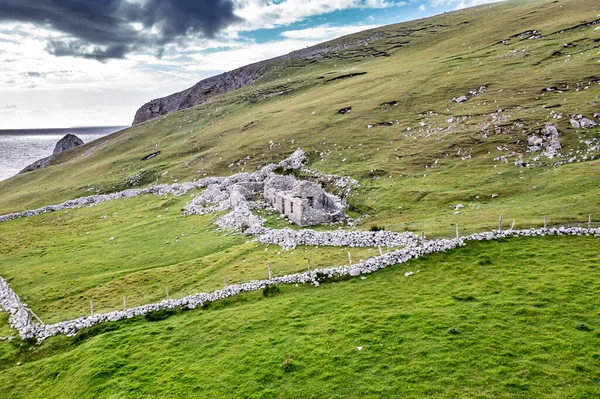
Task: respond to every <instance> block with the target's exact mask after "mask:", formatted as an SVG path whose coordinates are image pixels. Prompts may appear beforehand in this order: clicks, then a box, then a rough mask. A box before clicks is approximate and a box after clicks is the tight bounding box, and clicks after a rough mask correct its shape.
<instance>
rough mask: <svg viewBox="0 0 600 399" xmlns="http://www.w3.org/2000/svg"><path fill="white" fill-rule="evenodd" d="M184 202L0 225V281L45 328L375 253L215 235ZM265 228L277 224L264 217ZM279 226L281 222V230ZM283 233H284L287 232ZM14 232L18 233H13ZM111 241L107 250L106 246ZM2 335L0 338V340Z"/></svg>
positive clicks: (208, 220)
mask: <svg viewBox="0 0 600 399" xmlns="http://www.w3.org/2000/svg"><path fill="white" fill-rule="evenodd" d="M184 201H185V198H182V199H177V200H173V199H165V198H157V197H152V196H147V197H142V198H137V199H128V200H125V201H116V202H112V203H107V204H102V205H100V206H97V207H93V208H84V209H77V210H70V211H68V212H67V213H63V212H60V213H55V214H48V215H43V216H40V217H35V218H29V219H21V220H19V221H16V222H14V223H12V222H11V223H2V224H0V235H1V236H2V237H4V239H3V240H2V242H0V276H3V277H4V278H6V279H7V280H8V281H9V282H10V283H11V285H12V286H13V288H14V289H15V291H16V292H17V293H18V294H19V295H20V296H21V297H22V298H23V299H24V300H25V301H26V302H27V303H28V304H29V305H30V306H31V307H32V309H33V310H34V311H35V312H36V313H37V314H38V315H39V316H40V317H41V318H42V319H43V320H44V322H47V323H51V322H58V321H63V320H69V319H71V318H75V317H80V316H84V315H86V314H88V313H89V310H90V309H89V300H90V299H92V300H93V301H94V309H95V311H96V312H107V311H111V310H114V309H120V308H122V306H123V297H124V296H125V297H127V304H128V306H129V307H132V306H138V305H142V304H146V303H152V302H158V301H160V300H162V299H164V296H165V288H168V289H169V294H170V297H171V298H178V297H182V296H185V295H190V294H194V293H196V292H202V291H212V290H215V289H218V288H221V287H222V286H223V277H224V276H227V282H228V283H230V284H236V283H242V282H247V281H250V280H254V279H263V278H266V277H267V276H268V274H267V263H268V262H271V266H272V272H273V275H274V276H279V275H284V274H288V273H294V272H299V271H304V270H306V267H307V259H310V260H311V264H312V267H313V268H314V267H326V266H338V265H343V264H346V263H348V257H347V253H348V252H350V253H351V255H352V257H353V259H355V260H359V259H361V258H362V259H367V258H370V257H372V256H374V255H375V254H376V253H377V250H376V249H373V248H352V249H349V248H316V247H298V248H296V249H295V250H292V251H283V250H282V249H281V248H280V247H279V246H264V245H260V244H258V243H255V242H249V241H248V238H247V237H244V236H239V235H232V234H227V233H219V232H217V231H216V230H215V227H214V225H213V224H212V219H213V216H211V215H206V216H202V217H183V216H181V211H180V210H181V207H182V206H183V203H184ZM270 218H271V219H272V221H271V224H275V222H276V221H277V219H274V218H273V216H270ZM279 223H280V224H281V221H279ZM286 224H287V223H286ZM15 231H17V233H14V232H15ZM110 238H113V240H110ZM0 335H1V334H0Z"/></svg>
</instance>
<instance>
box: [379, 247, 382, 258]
mask: <svg viewBox="0 0 600 399" xmlns="http://www.w3.org/2000/svg"><path fill="white" fill-rule="evenodd" d="M379 255H380V256H383V251H382V250H381V245H380V246H379Z"/></svg>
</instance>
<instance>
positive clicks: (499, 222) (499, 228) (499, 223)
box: [498, 215, 502, 231]
mask: <svg viewBox="0 0 600 399" xmlns="http://www.w3.org/2000/svg"><path fill="white" fill-rule="evenodd" d="M498 231H502V215H500V218H499V219H498Z"/></svg>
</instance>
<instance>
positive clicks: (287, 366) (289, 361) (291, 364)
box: [281, 355, 294, 373]
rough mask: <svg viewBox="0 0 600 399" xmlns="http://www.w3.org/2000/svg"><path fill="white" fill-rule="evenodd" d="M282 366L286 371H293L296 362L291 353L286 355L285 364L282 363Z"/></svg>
mask: <svg viewBox="0 0 600 399" xmlns="http://www.w3.org/2000/svg"><path fill="white" fill-rule="evenodd" d="M281 367H283V370H284V371H285V372H286V373H289V372H290V371H292V368H293V367H294V362H293V361H292V357H291V356H290V355H285V359H284V360H283V364H282V365H281Z"/></svg>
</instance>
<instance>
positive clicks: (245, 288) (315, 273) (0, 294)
mask: <svg viewBox="0 0 600 399" xmlns="http://www.w3.org/2000/svg"><path fill="white" fill-rule="evenodd" d="M552 235H558V236H584V235H585V236H596V237H600V228H597V229H585V228H581V227H569V228H566V227H560V228H549V229H546V228H544V229H529V230H507V231H498V230H495V231H488V232H484V233H476V234H472V235H470V236H466V237H460V238H455V239H451V240H448V239H442V240H420V239H416V238H414V239H412V240H411V241H410V242H407V245H406V247H405V248H403V249H400V250H397V251H393V252H389V253H384V254H382V255H380V256H375V257H372V258H370V259H368V260H364V261H362V260H361V261H360V262H359V263H357V264H353V265H342V266H336V267H331V268H323V269H316V270H312V271H307V272H304V273H294V274H289V275H286V276H281V277H275V278H271V279H266V280H253V281H250V282H248V283H243V284H234V285H229V286H227V287H225V288H223V289H221V290H216V291H213V292H211V293H205V292H203V293H197V294H194V295H189V296H186V297H183V298H181V299H171V300H164V301H161V302H158V303H154V304H149V305H144V306H139V307H135V308H131V309H127V310H123V311H114V312H110V313H104V314H98V315H94V316H88V317H81V318H78V319H75V320H69V321H65V322H60V323H55V324H46V325H38V324H36V323H34V322H33V321H32V320H31V317H30V316H29V314H28V312H27V311H26V309H25V305H23V304H21V302H20V300H19V298H18V296H17V295H16V294H15V293H14V292H13V291H12V290H11V289H10V287H9V286H8V284H7V283H6V281H5V280H3V279H0V304H1V305H2V307H3V308H4V309H6V310H7V311H8V312H9V313H10V315H11V316H10V322H11V325H12V326H13V327H14V328H15V329H16V330H17V331H18V333H19V335H20V336H21V338H23V339H31V338H35V339H37V340H38V341H43V340H45V339H47V338H49V337H51V336H53V335H56V334H67V335H75V334H76V333H77V332H78V331H79V330H81V329H84V328H88V327H91V326H93V325H96V324H99V323H104V322H107V321H113V322H114V321H119V320H123V319H129V318H133V317H137V316H142V315H145V314H147V313H149V312H153V311H157V310H162V309H176V308H187V309H194V308H196V307H199V306H202V305H204V304H205V303H209V302H214V301H217V300H220V299H224V298H228V297H232V296H234V295H238V294H240V293H243V292H250V291H257V290H261V289H263V288H265V287H266V286H268V285H278V284H306V283H310V284H313V285H314V286H319V284H320V283H321V282H323V280H327V279H332V278H333V279H335V278H340V277H344V276H359V275H362V274H369V273H373V272H376V271H377V270H380V269H383V268H386V267H388V266H391V265H396V264H402V263H406V262H408V261H409V260H411V259H416V258H419V257H421V256H423V255H426V254H431V253H436V252H445V251H448V250H451V249H454V248H457V247H461V246H464V245H466V243H467V242H468V241H488V240H495V239H498V238H508V237H534V236H537V237H543V236H552ZM296 244H298V243H296ZM405 275H407V276H410V275H411V273H406V274H405Z"/></svg>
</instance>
